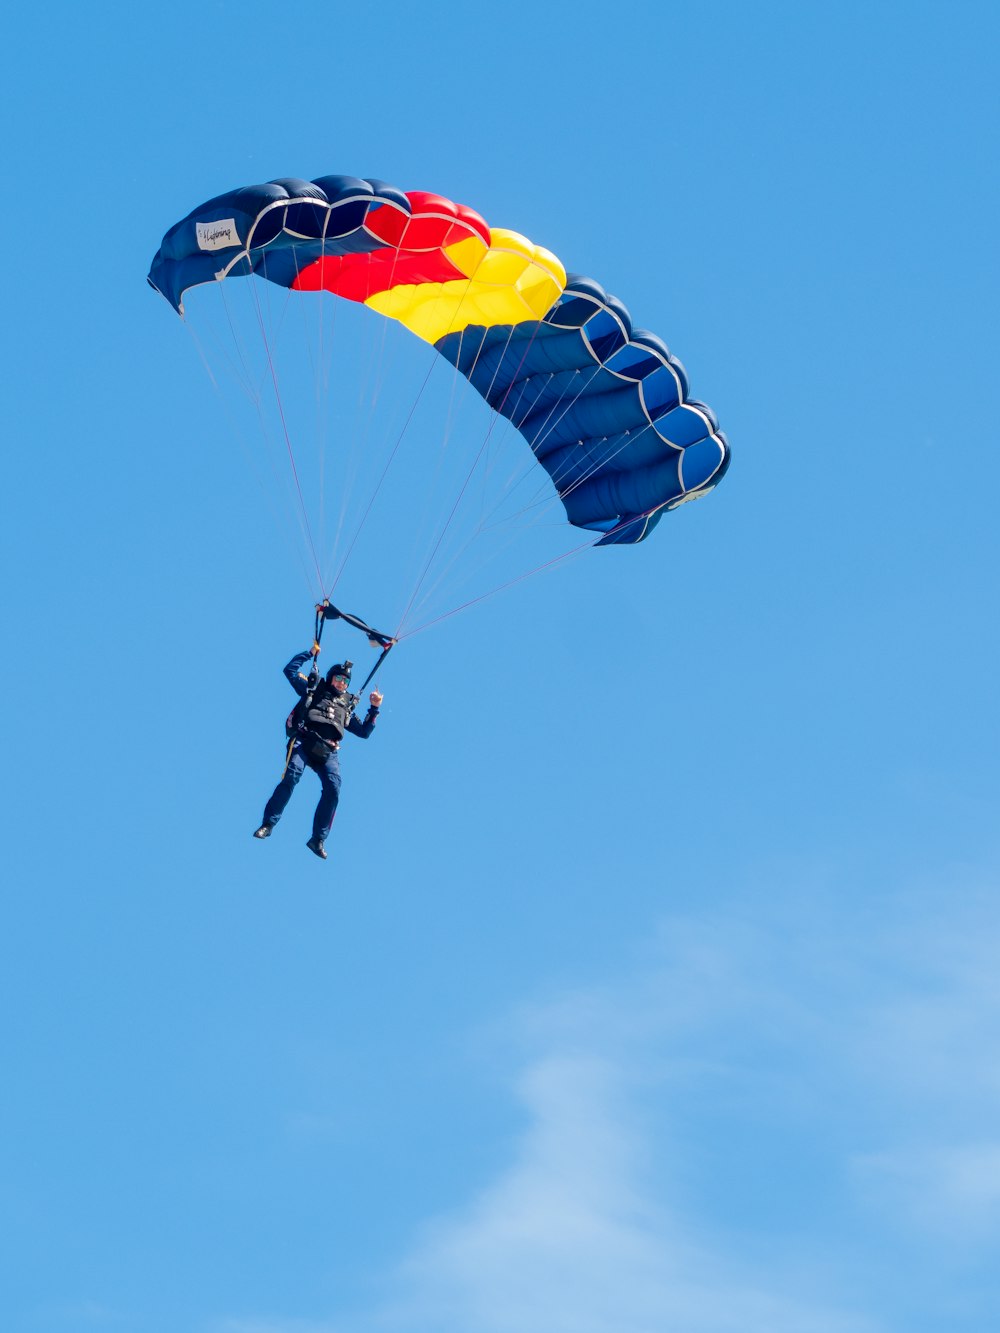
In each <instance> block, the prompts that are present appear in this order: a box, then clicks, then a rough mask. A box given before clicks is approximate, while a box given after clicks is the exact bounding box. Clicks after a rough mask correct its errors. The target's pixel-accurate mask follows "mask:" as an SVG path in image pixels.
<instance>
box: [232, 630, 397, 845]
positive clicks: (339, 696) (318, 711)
mask: <svg viewBox="0 0 1000 1333" xmlns="http://www.w3.org/2000/svg"><path fill="white" fill-rule="evenodd" d="M317 651H318V648H317V646H316V645H315V644H314V645H313V649H312V650H310V649H308V648H307V649H306V651H305V652H304V653H298V654H297V655H296V656H295V657H293V658H292V660H291V661H290V662H289V663H288V665H287V666H286V667H285V676H286V677H287V679H288V681H289V682H290V683H291V686H292V689H293V690H294V691H295V693H296V694H297V695H298V696H299V698H300V699H302V698H305V697H306V695H307V693H308V691H309V684H308V679H307V677H305V676H304V675H303V674H302V672H301V670H300V668H301V667H302V666H304V665H305V663H306V661H307V660H308V659H309V658H310V657H314V656H315V653H316V652H317ZM350 679H351V670H350V664H344V663H341V662H338V663H337V664H336V665H335V666H332V667H331V668H330V670H329V671H328V672H327V673H326V678H325V679H324V680H321V681H320V682H319V684H318V685H317V686H316V689H315V691H314V693H313V696H312V699H311V701H310V702H309V704H308V707H307V708H306V712H305V715H304V717H303V718H302V721H301V724H300V725H299V728H298V733H297V735H296V737H295V740H294V742H293V744H292V748H291V753H290V755H289V759H288V764H287V766H286V768H285V772H284V775H283V776H282V779H281V781H280V782H279V783H278V785H277V786H276V787H275V789H274V791H273V793H272V794H271V799H270V800H269V801H268V803H267V805H266V806H265V807H264V818H263V820H262V821H261V825H260V828H259V829H257V830H256V831H255V833H254V835H253V836H254V837H255V838H268V837H270V835H271V830H272V829H273V828H274V826H275V824H277V822H278V820H279V819H280V818H281V814H282V811H283V810H284V808H285V806H286V805H287V804H288V801H289V798H290V797H291V794H292V792H293V791H294V790H295V784H296V783H297V782H298V780H299V778H300V777H301V776H302V773H303V771H304V770H305V769H306V768H307V767H308V768H311V769H312V771H313V772H314V773H315V774H317V776H318V777H319V780H320V785H321V788H322V790H321V791H320V796H319V804H318V805H317V806H316V813H315V815H314V816H313V831H312V837H311V838H310V839H309V841H308V842H307V843H306V846H307V847H308V848H309V850H310V851H311V852H315V854H316V855H317V856H319V857H322V858H323V860H324V861H325V860H326V848H325V847H324V845H323V844H324V843H325V842H326V840H327V838H328V837H329V836H330V827H331V825H332V824H333V817H334V815H335V814H336V812H337V802H338V800H339V799H340V760H339V757H338V751H339V749H340V742H341V740H342V739H343V737H344V735H345V733H346V732H350V733H351V735H352V736H360V737H361V739H362V740H367V739H368V737H369V736H370V735H371V734H372V731H373V730H374V727H375V719H376V718H377V717H378V710H379V706H380V705H381V703H382V694H381V692H380V691H379V690H372V692H371V694H370V695H369V696H368V699H369V704H370V707H369V709H368V712H367V714H366V716H365V720H364V721H363V722H359V721H358V719H357V718H356V717H355V716H354V714H353V712H352V711H351V701H350V698H349V696H348V692H347V686H348V684H349V683H350Z"/></svg>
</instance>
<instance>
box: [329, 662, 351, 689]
mask: <svg viewBox="0 0 1000 1333" xmlns="http://www.w3.org/2000/svg"><path fill="white" fill-rule="evenodd" d="M353 665H354V663H353V662H334V664H333V666H332V667H331V668H330V670H329V671H328V672H327V673H326V683H327V684H328V685H329V684H330V683H331V682H332V681H333V679H334V678H335V677H336V676H339V677H340V678H341V680H343V682H344V684H345V685H350V683H351V667H352V666H353Z"/></svg>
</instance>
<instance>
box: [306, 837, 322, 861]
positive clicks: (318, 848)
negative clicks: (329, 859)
mask: <svg viewBox="0 0 1000 1333" xmlns="http://www.w3.org/2000/svg"><path fill="white" fill-rule="evenodd" d="M306 846H307V847H308V848H309V850H310V851H311V852H315V853H316V855H317V856H318V857H319V858H320V860H321V861H325V860H326V848H325V847H324V846H323V839H322V838H310V839H309V841H308V842H307V843H306Z"/></svg>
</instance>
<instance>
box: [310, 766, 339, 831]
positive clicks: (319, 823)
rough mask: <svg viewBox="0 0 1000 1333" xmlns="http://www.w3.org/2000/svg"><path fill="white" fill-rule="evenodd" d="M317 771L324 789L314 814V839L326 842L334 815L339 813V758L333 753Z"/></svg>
mask: <svg viewBox="0 0 1000 1333" xmlns="http://www.w3.org/2000/svg"><path fill="white" fill-rule="evenodd" d="M316 772H317V773H318V774H319V780H320V783H321V785H322V788H323V790H322V791H321V792H320V794H319V804H318V805H317V806H316V813H315V814H314V815H313V841H314V842H326V840H327V838H328V837H329V836H330V828H331V826H332V825H333V817H334V815H335V814H336V813H337V802H338V801H339V800H340V761H339V759H338V758H337V756H336V755H335V754H331V755H330V756H329V757H328V758H327V760H326V763H325V764H323V766H322V767H319V766H317V769H316Z"/></svg>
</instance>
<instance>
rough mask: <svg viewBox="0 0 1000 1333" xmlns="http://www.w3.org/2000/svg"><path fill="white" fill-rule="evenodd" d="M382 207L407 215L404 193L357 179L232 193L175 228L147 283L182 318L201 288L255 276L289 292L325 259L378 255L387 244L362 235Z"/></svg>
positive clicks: (273, 184) (336, 178)
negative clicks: (188, 298)
mask: <svg viewBox="0 0 1000 1333" xmlns="http://www.w3.org/2000/svg"><path fill="white" fill-rule="evenodd" d="M291 200H294V202H293V203H290V202H289V201H291ZM384 204H389V205H390V206H391V207H393V208H396V209H398V210H400V211H401V212H403V213H407V214H408V213H409V212H410V201H409V199H408V198H407V197H406V195H405V194H404V193H403V191H402V190H397V189H396V188H395V186H392V185H387V184H386V183H385V182H384V181H380V180H359V179H358V178H357V177H355V176H321V177H320V178H319V180H316V181H303V180H294V179H288V180H277V181H269V182H268V183H267V184H266V185H253V186H249V187H247V188H246V189H241V190H230V191H229V192H228V194H220V195H219V196H218V198H216V199H210V200H209V201H208V202H207V203H204V204H202V205H201V206H200V207H199V208H196V209H195V210H194V211H193V212H192V213H189V214H188V215H187V217H186V218H182V219H181V221H180V222H178V223H177V224H176V225H175V226H173V227H171V229H170V230H169V231H168V232H167V234H166V235H165V236H164V238H163V241H162V242H161V244H160V248H159V250H158V251H157V252H156V255H155V257H154V259H153V262H152V264H151V265H150V270H149V277H148V282H149V284H150V286H151V287H154V288H155V289H156V291H158V292H160V293H161V295H163V296H165V297H166V298H167V300H168V301H169V302H170V304H171V305H172V306H173V307H174V309H175V310H177V311H182V309H183V307H182V299H183V296H184V293H185V291H187V289H188V288H189V287H195V286H197V285H198V284H199V283H203V282H213V281H217V280H221V279H223V278H227V277H244V276H246V275H247V274H250V273H257V274H259V275H260V276H261V277H263V278H266V279H267V280H268V281H269V282H274V283H277V284H278V285H279V286H281V287H291V286H292V284H293V283H294V282H295V280H296V278H297V277H298V275H299V273H301V272H302V270H303V269H304V268H305V267H306V266H307V265H308V264H310V263H312V262H313V261H314V260H316V259H318V258H320V256H336V255H345V254H360V253H369V252H373V251H375V250H378V249H380V248H381V247H382V246H383V245H384V242H383V241H380V240H379V239H378V238H377V237H375V236H372V235H371V234H370V233H369V232H366V231H365V230H363V228H364V223H365V220H366V218H367V217H368V215H369V213H370V212H371V211H372V210H374V209H378V208H380V207H382V206H383V205H384Z"/></svg>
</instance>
